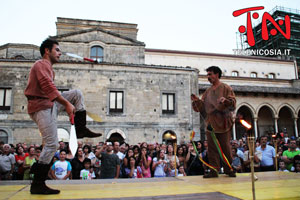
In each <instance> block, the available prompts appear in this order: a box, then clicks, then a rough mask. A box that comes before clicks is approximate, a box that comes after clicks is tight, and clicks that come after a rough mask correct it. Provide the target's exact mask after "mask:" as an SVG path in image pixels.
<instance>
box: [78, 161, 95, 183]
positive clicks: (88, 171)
mask: <svg viewBox="0 0 300 200" xmlns="http://www.w3.org/2000/svg"><path fill="white" fill-rule="evenodd" d="M83 165H84V169H82V170H81V171H80V179H82V180H92V179H94V178H96V175H95V173H94V170H93V168H92V167H91V165H92V161H91V159H89V158H85V159H84V161H83Z"/></svg>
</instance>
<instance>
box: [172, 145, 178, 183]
mask: <svg viewBox="0 0 300 200" xmlns="http://www.w3.org/2000/svg"><path fill="white" fill-rule="evenodd" d="M173 146H174V147H173V149H174V160H175V177H176V176H177V159H176V154H177V143H176V142H175V143H174V144H173Z"/></svg>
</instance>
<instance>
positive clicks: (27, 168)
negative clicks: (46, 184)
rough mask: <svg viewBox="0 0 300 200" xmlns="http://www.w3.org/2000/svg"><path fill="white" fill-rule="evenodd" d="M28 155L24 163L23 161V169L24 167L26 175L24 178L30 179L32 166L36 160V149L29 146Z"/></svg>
mask: <svg viewBox="0 0 300 200" xmlns="http://www.w3.org/2000/svg"><path fill="white" fill-rule="evenodd" d="M28 153H29V154H28V156H27V157H26V158H25V160H24V163H23V169H24V177H23V180H29V179H30V174H29V172H30V168H31V166H32V165H33V163H35V162H36V160H35V157H36V155H35V149H34V147H29V149H28Z"/></svg>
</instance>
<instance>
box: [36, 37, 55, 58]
mask: <svg viewBox="0 0 300 200" xmlns="http://www.w3.org/2000/svg"><path fill="white" fill-rule="evenodd" d="M54 44H56V45H59V44H58V42H57V41H56V40H53V39H50V38H47V39H46V40H44V41H43V42H42V44H41V46H40V53H41V56H42V57H43V56H44V54H45V49H49V51H51V49H52V48H53V46H54Z"/></svg>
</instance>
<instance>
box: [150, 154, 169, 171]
mask: <svg viewBox="0 0 300 200" xmlns="http://www.w3.org/2000/svg"><path fill="white" fill-rule="evenodd" d="M167 163H168V162H167V161H166V160H165V150H163V149H161V150H159V151H158V153H157V157H155V158H153V163H152V170H153V171H154V177H166V172H167V168H168V165H167Z"/></svg>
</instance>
